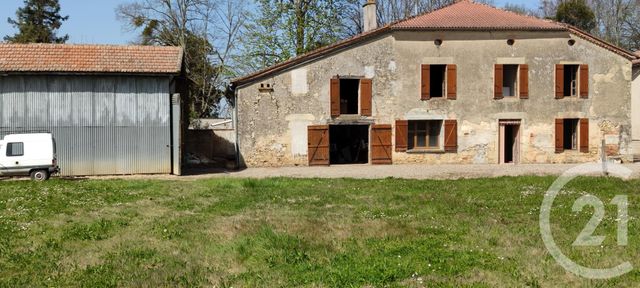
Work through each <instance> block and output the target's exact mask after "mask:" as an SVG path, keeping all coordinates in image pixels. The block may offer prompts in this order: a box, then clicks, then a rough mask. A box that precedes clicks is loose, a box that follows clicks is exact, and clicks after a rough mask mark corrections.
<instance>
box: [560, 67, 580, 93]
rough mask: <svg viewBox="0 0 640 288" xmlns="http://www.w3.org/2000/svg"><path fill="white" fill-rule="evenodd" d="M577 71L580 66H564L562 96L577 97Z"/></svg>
mask: <svg viewBox="0 0 640 288" xmlns="http://www.w3.org/2000/svg"><path fill="white" fill-rule="evenodd" d="M579 70H580V66H578V65H564V83H563V90H564V96H569V97H573V96H577V95H578V71H579Z"/></svg>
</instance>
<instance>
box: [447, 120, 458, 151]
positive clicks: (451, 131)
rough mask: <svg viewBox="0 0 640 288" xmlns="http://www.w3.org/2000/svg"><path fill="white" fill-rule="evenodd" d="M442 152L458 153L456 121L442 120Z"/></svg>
mask: <svg viewBox="0 0 640 288" xmlns="http://www.w3.org/2000/svg"><path fill="white" fill-rule="evenodd" d="M444 151H445V152H454V153H455V152H458V121H457V120H444Z"/></svg>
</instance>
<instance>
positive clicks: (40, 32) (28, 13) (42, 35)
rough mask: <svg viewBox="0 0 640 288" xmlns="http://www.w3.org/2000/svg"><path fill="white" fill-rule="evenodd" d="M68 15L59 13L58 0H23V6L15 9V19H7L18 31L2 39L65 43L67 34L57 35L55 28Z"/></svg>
mask: <svg viewBox="0 0 640 288" xmlns="http://www.w3.org/2000/svg"><path fill="white" fill-rule="evenodd" d="M67 19H69V16H61V15H60V4H59V3H58V0H25V1H24V7H22V8H18V11H16V19H15V20H14V19H11V18H9V19H8V20H7V21H8V22H9V24H11V25H12V26H13V27H14V28H17V29H18V33H16V34H15V35H14V36H5V37H4V40H5V41H8V42H12V43H65V42H66V41H67V40H69V35H64V36H62V37H58V36H57V35H56V30H58V29H60V27H61V26H62V22H63V21H66V20H67Z"/></svg>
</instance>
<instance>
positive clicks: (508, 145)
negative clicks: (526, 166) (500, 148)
mask: <svg viewBox="0 0 640 288" xmlns="http://www.w3.org/2000/svg"><path fill="white" fill-rule="evenodd" d="M516 135H518V126H516V125H507V126H506V127H505V129H504V162H505V163H513V162H514V156H515V155H514V153H513V152H514V150H515V148H516Z"/></svg>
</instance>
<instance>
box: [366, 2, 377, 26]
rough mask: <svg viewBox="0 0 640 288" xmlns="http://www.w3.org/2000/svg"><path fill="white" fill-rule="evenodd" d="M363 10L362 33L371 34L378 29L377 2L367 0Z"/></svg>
mask: <svg viewBox="0 0 640 288" xmlns="http://www.w3.org/2000/svg"><path fill="white" fill-rule="evenodd" d="M362 9H363V10H364V13H363V14H364V31H362V32H369V31H371V30H374V29H376V28H378V19H377V14H376V0H367V3H366V4H364V6H362Z"/></svg>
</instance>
